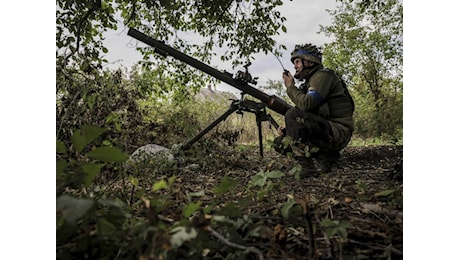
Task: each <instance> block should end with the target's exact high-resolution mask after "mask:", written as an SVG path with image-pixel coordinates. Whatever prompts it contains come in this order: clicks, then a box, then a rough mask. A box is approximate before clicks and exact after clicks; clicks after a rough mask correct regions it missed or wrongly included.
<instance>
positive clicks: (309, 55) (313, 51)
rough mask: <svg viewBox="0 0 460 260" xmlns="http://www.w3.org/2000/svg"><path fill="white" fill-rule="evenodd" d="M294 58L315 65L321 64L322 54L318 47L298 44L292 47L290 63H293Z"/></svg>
mask: <svg viewBox="0 0 460 260" xmlns="http://www.w3.org/2000/svg"><path fill="white" fill-rule="evenodd" d="M296 58H301V59H304V60H308V61H311V62H314V63H316V64H323V63H322V62H321V60H322V58H323V54H322V53H321V51H320V50H319V49H318V47H316V46H315V45H312V44H310V43H306V44H303V45H299V44H298V45H296V46H295V47H294V50H293V51H292V52H291V62H292V63H294V60H295V59H296Z"/></svg>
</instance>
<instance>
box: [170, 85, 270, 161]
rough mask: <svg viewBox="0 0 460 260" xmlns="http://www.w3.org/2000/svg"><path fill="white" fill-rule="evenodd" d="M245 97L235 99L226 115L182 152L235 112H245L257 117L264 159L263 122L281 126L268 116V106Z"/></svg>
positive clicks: (207, 128)
mask: <svg viewBox="0 0 460 260" xmlns="http://www.w3.org/2000/svg"><path fill="white" fill-rule="evenodd" d="M243 96H244V93H242V94H241V99H240V100H235V99H233V100H232V103H231V104H230V108H229V109H228V110H227V111H226V112H225V113H223V114H222V115H221V116H220V117H219V118H217V119H216V120H215V121H214V122H212V123H211V124H209V125H208V126H207V127H206V128H205V129H203V130H202V131H201V132H200V133H199V134H198V135H196V136H195V137H194V138H193V139H192V140H190V141H189V142H188V143H186V144H185V145H183V146H181V147H180V148H179V149H180V150H182V151H185V150H187V149H188V148H190V146H192V145H193V144H194V143H195V142H197V141H198V140H199V139H200V138H201V137H203V136H204V135H205V134H206V133H208V132H209V131H211V129H213V128H214V127H215V126H216V125H218V124H219V123H220V122H222V121H224V120H225V119H227V117H228V116H230V115H231V114H232V113H233V112H236V113H238V114H243V112H250V113H254V114H255V115H256V123H257V128H258V135H259V153H260V156H261V157H264V154H263V145H262V122H263V121H269V122H270V123H271V124H272V125H273V126H274V127H275V128H276V129H278V127H279V125H278V124H277V123H276V121H275V120H274V119H273V117H272V116H271V115H270V114H267V111H266V109H265V107H266V105H265V104H264V103H259V102H256V101H252V100H246V99H244V98H243Z"/></svg>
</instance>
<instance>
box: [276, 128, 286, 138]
mask: <svg viewBox="0 0 460 260" xmlns="http://www.w3.org/2000/svg"><path fill="white" fill-rule="evenodd" d="M277 130H278V135H279V136H285V135H286V127H284V126H280V127H278V129H277Z"/></svg>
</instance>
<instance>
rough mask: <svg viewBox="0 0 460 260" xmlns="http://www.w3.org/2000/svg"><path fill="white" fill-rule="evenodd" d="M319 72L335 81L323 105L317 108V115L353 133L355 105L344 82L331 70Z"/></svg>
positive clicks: (323, 69) (326, 69) (324, 69)
mask: <svg viewBox="0 0 460 260" xmlns="http://www.w3.org/2000/svg"><path fill="white" fill-rule="evenodd" d="M319 71H323V72H327V73H328V74H329V75H331V76H332V77H334V78H336V80H335V81H334V83H333V85H332V87H331V90H330V92H329V95H327V96H326V97H325V98H324V100H323V104H322V105H320V107H319V108H318V111H317V113H318V115H320V116H321V117H323V118H325V119H327V120H330V121H333V122H337V123H340V124H343V125H345V126H346V127H348V128H349V129H350V130H352V131H353V130H354V120H353V113H354V111H355V103H354V101H353V98H352V96H351V95H350V93H349V91H348V88H347V86H346V84H345V81H344V80H343V79H342V78H341V77H339V76H338V75H337V74H336V73H335V72H334V71H333V70H331V69H328V68H322V69H320V70H319ZM304 91H306V89H304Z"/></svg>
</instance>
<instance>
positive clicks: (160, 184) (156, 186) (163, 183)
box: [153, 180, 168, 191]
mask: <svg viewBox="0 0 460 260" xmlns="http://www.w3.org/2000/svg"><path fill="white" fill-rule="evenodd" d="M167 188H168V183H166V181H165V180H160V181H157V182H155V183H154V184H153V191H157V190H161V189H167Z"/></svg>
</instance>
